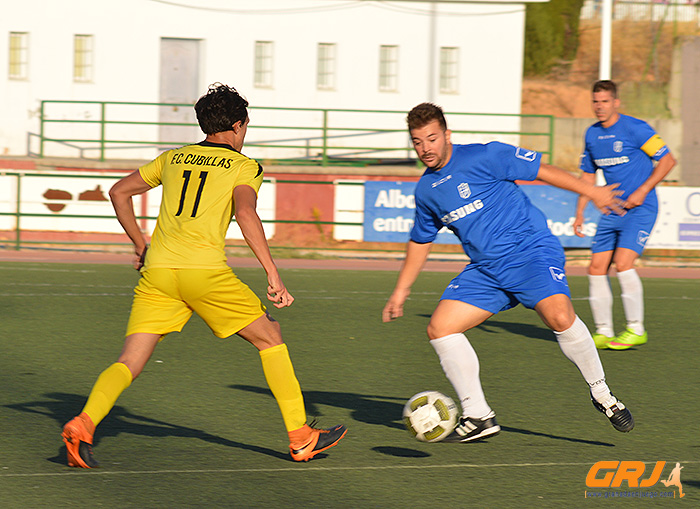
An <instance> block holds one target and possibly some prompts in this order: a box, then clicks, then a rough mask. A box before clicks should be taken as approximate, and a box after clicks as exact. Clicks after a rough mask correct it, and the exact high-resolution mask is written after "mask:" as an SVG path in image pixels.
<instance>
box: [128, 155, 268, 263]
mask: <svg viewBox="0 0 700 509" xmlns="http://www.w3.org/2000/svg"><path fill="white" fill-rule="evenodd" d="M139 173H140V175H141V178H143V180H144V181H145V182H146V183H147V184H148V185H149V186H151V187H152V188H153V187H157V186H159V185H161V184H162V186H163V197H162V201H161V205H160V210H159V212H158V220H157V221H156V227H155V230H154V232H153V236H152V237H151V245H150V247H149V249H148V252H147V254H146V261H145V264H144V267H145V268H156V267H158V268H174V269H178V268H197V269H210V268H211V269H215V268H216V269H218V268H222V267H226V266H227V265H226V253H225V251H224V245H225V238H226V231H227V230H228V227H229V224H230V223H231V219H232V217H233V213H234V210H235V206H234V200H233V190H234V189H235V188H236V187H238V186H241V185H243V186H250V187H252V188H253V189H254V190H255V193H256V194H257V193H258V191H259V189H260V185H261V184H262V180H263V170H262V166H260V164H258V162H257V161H255V160H254V159H250V158H248V157H246V156H244V155H243V154H241V153H240V152H238V151H236V150H235V149H233V147H231V146H230V145H223V144H218V143H211V142H207V141H203V142H201V143H197V144H195V145H187V146H184V147H180V148H177V149H173V150H168V151H167V152H163V153H162V154H161V155H160V156H158V157H157V158H156V159H154V160H153V161H151V162H150V163H148V164H146V165H144V166H142V167H141V168H139Z"/></svg>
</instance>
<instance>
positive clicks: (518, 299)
mask: <svg viewBox="0 0 700 509" xmlns="http://www.w3.org/2000/svg"><path fill="white" fill-rule="evenodd" d="M511 256H512V258H508V259H506V260H505V261H499V262H498V263H497V264H494V263H489V264H481V263H472V264H470V265H467V266H466V267H465V268H464V270H463V271H462V272H460V274H459V275H458V276H457V277H455V278H454V279H453V280H452V281H451V282H450V284H449V285H448V286H447V288H446V289H445V291H444V292H443V294H442V297H440V299H441V300H443V299H444V300H458V301H461V302H466V303H467V304H471V305H472V306H476V307H478V308H480V309H485V310H486V311H489V312H491V313H494V314H496V313H498V312H499V311H505V310H506V309H510V308H512V307H515V306H517V305H518V304H522V305H523V306H525V307H526V308H528V309H534V307H535V306H536V305H537V303H538V302H540V301H541V300H543V299H546V298H547V297H551V296H552V295H556V294H559V293H563V294H564V295H566V296H567V297H571V293H570V292H569V284H568V283H567V281H566V273H565V272H564V264H565V263H566V257H565V255H564V250H563V249H562V247H561V245H560V244H559V241H558V240H557V239H556V238H555V237H552V240H548V241H546V242H544V243H540V244H539V245H537V246H532V247H529V248H526V249H523V250H522V251H519V252H518V253H517V255H511Z"/></svg>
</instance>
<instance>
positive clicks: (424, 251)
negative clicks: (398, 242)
mask: <svg viewBox="0 0 700 509" xmlns="http://www.w3.org/2000/svg"><path fill="white" fill-rule="evenodd" d="M432 246H433V244H432V242H428V243H426V244H419V243H418V242H414V241H412V240H409V241H408V245H407V246H406V258H405V259H404V261H403V265H402V266H401V270H400V271H399V278H398V280H397V281H396V286H395V287H394V291H393V292H392V294H391V297H389V301H388V302H387V303H386V306H384V310H383V311H382V321H384V322H388V321H391V320H393V319H394V318H399V317H401V316H403V304H404V302H406V299H407V298H408V296H409V295H410V294H411V286H413V283H415V281H416V279H417V278H418V274H420V272H421V270H422V269H423V266H424V265H425V261H426V260H427V259H428V254H429V253H430V249H431V248H432Z"/></svg>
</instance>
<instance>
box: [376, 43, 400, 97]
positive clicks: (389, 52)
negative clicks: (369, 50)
mask: <svg viewBox="0 0 700 509" xmlns="http://www.w3.org/2000/svg"><path fill="white" fill-rule="evenodd" d="M398 76H399V47H398V46H389V45H382V46H379V90H380V91H381V92H396V91H397V90H398V88H399V84H398V81H399V79H398Z"/></svg>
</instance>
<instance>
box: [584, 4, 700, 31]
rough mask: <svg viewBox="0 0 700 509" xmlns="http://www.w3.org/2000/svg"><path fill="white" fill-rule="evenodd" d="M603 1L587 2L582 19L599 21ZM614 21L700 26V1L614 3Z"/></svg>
mask: <svg viewBox="0 0 700 509" xmlns="http://www.w3.org/2000/svg"><path fill="white" fill-rule="evenodd" d="M602 6H603V2H602V0H586V1H585V2H584V4H583V8H582V9H581V19H585V20H599V19H600V16H601V12H602ZM613 19H614V20H620V21H622V20H628V21H678V22H689V23H695V24H696V25H699V26H700V0H690V1H685V2H683V1H676V2H669V1H655V0H652V1H648V2H640V1H633V0H632V1H630V0H615V1H614V2H613Z"/></svg>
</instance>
